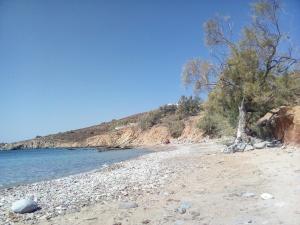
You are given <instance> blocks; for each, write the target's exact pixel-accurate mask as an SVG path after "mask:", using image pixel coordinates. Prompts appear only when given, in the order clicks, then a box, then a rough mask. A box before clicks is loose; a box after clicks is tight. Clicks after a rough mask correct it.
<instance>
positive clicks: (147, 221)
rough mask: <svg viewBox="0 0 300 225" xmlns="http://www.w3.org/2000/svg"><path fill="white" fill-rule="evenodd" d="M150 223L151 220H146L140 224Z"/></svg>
mask: <svg viewBox="0 0 300 225" xmlns="http://www.w3.org/2000/svg"><path fill="white" fill-rule="evenodd" d="M150 222H151V220H148V219H146V220H143V221H142V224H148V223H150Z"/></svg>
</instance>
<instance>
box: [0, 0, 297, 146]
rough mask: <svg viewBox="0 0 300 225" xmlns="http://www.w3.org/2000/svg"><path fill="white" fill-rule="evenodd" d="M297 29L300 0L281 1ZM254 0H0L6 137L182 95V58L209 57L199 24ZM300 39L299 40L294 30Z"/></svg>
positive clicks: (245, 16) (241, 20)
mask: <svg viewBox="0 0 300 225" xmlns="http://www.w3.org/2000/svg"><path fill="white" fill-rule="evenodd" d="M283 3H284V7H285V12H284V19H283V22H284V27H285V28H286V29H287V30H289V31H290V33H291V37H292V39H293V41H294V42H297V43H298V44H299V43H300V42H299V37H300V26H299V21H300V1H298V0H289V1H287V0H286V1H283ZM249 4H250V2H249V1H237V0H209V1H208V0H207V1H204V0H202V1H200V0H195V1H191V0H172V1H171V0H147V1H146V0H106V1H101V0H99V1H93V0H80V1H79V0H26V1H24V0H0V85H1V88H0V107H1V108H0V142H11V141H16V140H21V139H26V138H32V137H35V136H36V135H46V134H50V133H55V132H59V131H66V130H70V129H76V128H81V127H85V126H89V125H94V124H98V123H100V122H103V121H109V120H111V119H113V118H121V117H124V116H127V115H130V114H134V113H138V112H142V111H147V110H150V109H153V108H156V107H158V106H160V105H162V104H165V103H171V102H176V101H177V100H178V98H179V97H180V96H181V95H183V94H185V95H189V94H190V92H189V91H188V90H185V88H184V87H183V86H182V85H181V83H180V72H181V68H182V65H183V64H184V63H185V62H186V60H187V59H189V58H191V57H196V56H199V57H207V56H208V55H209V54H208V51H207V49H206V48H205V45H204V40H203V37H204V36H203V30H202V24H203V22H204V21H205V20H207V19H208V18H209V17H212V16H213V15H215V14H216V13H220V14H222V15H230V16H231V18H232V20H233V22H234V24H235V29H236V31H237V32H238V30H239V28H240V26H241V25H243V24H245V23H247V22H248V21H249V13H250V12H249ZM296 38H298V39H296Z"/></svg>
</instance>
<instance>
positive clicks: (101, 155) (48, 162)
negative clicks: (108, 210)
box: [0, 149, 149, 188]
mask: <svg viewBox="0 0 300 225" xmlns="http://www.w3.org/2000/svg"><path fill="white" fill-rule="evenodd" d="M146 153H149V151H147V150H141V149H139V150H136V149H128V150H111V151H106V152H98V151H97V150H95V149H76V150H66V149H35V150H14V151H0V188H1V187H9V186H13V185H17V184H23V183H33V182H37V181H42V180H49V179H53V178H59V177H63V176H68V175H71V174H76V173H81V172H86V171H90V170H93V169H97V168H101V167H102V166H103V165H105V164H112V163H115V162H120V161H123V160H127V159H131V158H134V157H137V156H140V155H143V154H146Z"/></svg>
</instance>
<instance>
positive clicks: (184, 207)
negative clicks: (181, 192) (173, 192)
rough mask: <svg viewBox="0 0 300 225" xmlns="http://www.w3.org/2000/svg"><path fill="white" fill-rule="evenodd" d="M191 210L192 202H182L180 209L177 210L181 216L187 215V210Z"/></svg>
mask: <svg viewBox="0 0 300 225" xmlns="http://www.w3.org/2000/svg"><path fill="white" fill-rule="evenodd" d="M189 208H191V203H190V202H185V201H184V202H181V204H180V206H179V208H178V209H177V210H176V211H177V212H179V213H180V214H184V213H186V210H187V209H189Z"/></svg>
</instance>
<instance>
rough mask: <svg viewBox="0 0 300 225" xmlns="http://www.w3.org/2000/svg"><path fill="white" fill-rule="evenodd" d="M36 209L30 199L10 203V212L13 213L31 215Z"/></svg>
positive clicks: (34, 203) (35, 204)
mask: <svg viewBox="0 0 300 225" xmlns="http://www.w3.org/2000/svg"><path fill="white" fill-rule="evenodd" d="M37 209H38V205H37V203H36V202H35V201H33V200H32V199H21V200H18V201H15V202H14V203H12V206H11V210H12V211H13V212H15V213H31V212H34V211H36V210H37Z"/></svg>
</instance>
